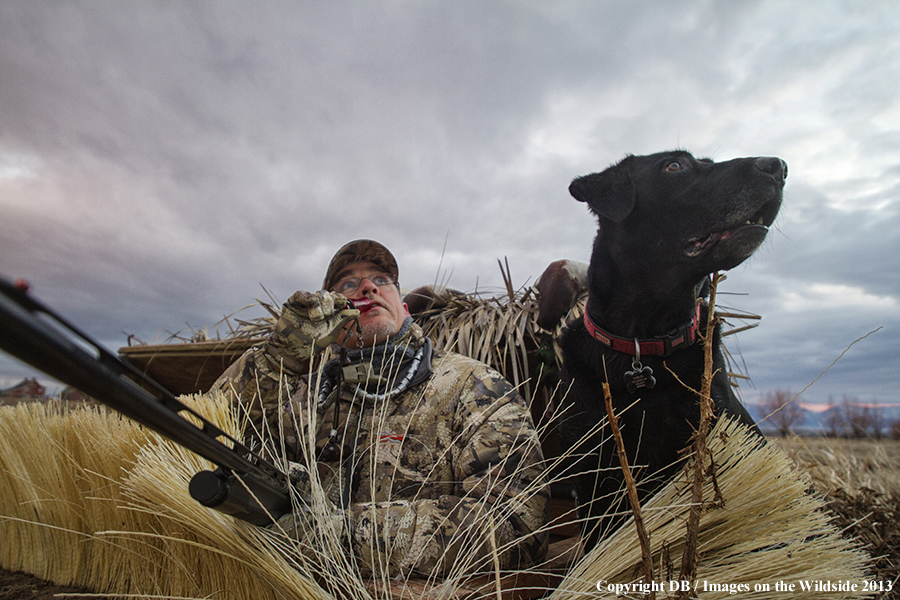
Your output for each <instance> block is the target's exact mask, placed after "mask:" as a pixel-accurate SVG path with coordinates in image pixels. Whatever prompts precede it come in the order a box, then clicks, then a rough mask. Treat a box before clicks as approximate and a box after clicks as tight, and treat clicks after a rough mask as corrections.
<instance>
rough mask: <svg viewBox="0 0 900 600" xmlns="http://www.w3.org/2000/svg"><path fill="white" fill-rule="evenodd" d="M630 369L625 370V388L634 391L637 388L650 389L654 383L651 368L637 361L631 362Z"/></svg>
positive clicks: (654, 379)
mask: <svg viewBox="0 0 900 600" xmlns="http://www.w3.org/2000/svg"><path fill="white" fill-rule="evenodd" d="M631 368H632V369H633V370H632V371H625V376H624V377H625V388H626V389H627V390H628V391H629V392H631V393H634V392H636V391H637V390H638V388H647V389H648V390H649V389H652V388H653V386H655V385H656V377H654V376H653V369H651V368H650V367H644V366H642V365H641V363H639V362H635V363H632V365H631Z"/></svg>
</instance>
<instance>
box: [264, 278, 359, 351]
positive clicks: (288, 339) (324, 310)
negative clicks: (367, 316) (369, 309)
mask: <svg viewBox="0 0 900 600" xmlns="http://www.w3.org/2000/svg"><path fill="white" fill-rule="evenodd" d="M358 316H359V311H358V310H356V309H355V308H352V307H351V305H350V301H349V300H347V298H345V297H344V296H342V295H341V294H338V293H335V292H325V291H320V292H316V293H315V294H313V293H311V292H295V293H294V295H293V296H291V297H290V298H289V299H288V301H287V302H285V303H284V307H283V308H282V311H281V318H279V319H278V322H277V323H276V324H275V331H274V333H272V335H271V336H270V337H269V344H270V345H271V347H272V348H274V349H275V350H276V351H277V352H278V353H279V354H281V355H282V356H283V357H290V358H293V359H296V360H299V361H307V360H309V359H310V358H311V357H312V356H313V354H316V353H317V352H319V351H321V350H322V349H324V348H326V347H328V345H329V344H331V343H332V342H334V340H335V339H336V338H337V337H338V336H339V335H340V333H341V328H342V327H343V326H344V325H345V324H346V323H347V322H348V321H350V320H352V319H354V318H356V317H358Z"/></svg>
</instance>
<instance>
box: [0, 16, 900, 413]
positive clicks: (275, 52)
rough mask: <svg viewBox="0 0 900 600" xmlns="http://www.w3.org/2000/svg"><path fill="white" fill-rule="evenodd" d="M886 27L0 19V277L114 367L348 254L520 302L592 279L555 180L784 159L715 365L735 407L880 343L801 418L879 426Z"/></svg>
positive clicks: (884, 353) (892, 154)
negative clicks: (357, 243)
mask: <svg viewBox="0 0 900 600" xmlns="http://www.w3.org/2000/svg"><path fill="white" fill-rule="evenodd" d="M898 25H900V10H898V9H897V8H896V7H893V6H891V5H890V4H882V3H867V4H863V3H845V2H817V3H816V4H815V5H812V4H810V5H806V4H799V3H783V2H741V3H716V2H695V3H691V4H689V5H686V6H684V7H682V10H679V11H675V12H672V11H660V10H659V6H658V4H656V3H651V2H631V3H627V4H625V3H613V2H608V3H607V2H602V3H598V2H576V1H571V2H563V3H553V4H552V5H549V4H547V3H543V2H492V3H483V2H475V1H471V2H454V3H450V4H447V3H411V2H402V1H401V2H395V3H388V4H378V5H375V4H367V3H356V2H345V3H335V2H332V3H324V4H316V3H293V2H271V1H270V2H260V3H254V4H247V3H243V2H215V3H187V2H148V3H142V4H140V5H132V4H124V3H120V2H112V1H105V2H104V1H92V2H74V1H72V2H65V3H52V4H48V3H34V2H28V1H25V0H12V1H9V2H4V3H0V81H2V82H3V85H2V86H0V211H2V213H0V214H2V216H3V224H2V228H0V273H2V274H3V275H4V276H7V277H12V276H25V277H28V278H29V279H31V280H32V282H33V283H34V284H35V288H36V291H37V293H38V294H39V296H40V297H42V298H44V299H45V301H47V302H48V303H50V304H51V305H53V306H55V307H57V308H58V310H60V311H61V312H63V313H64V314H66V315H69V316H71V317H72V320H74V321H75V322H76V323H78V324H80V325H81V326H83V328H84V329H86V330H88V331H90V332H92V333H94V334H95V335H97V336H98V337H99V338H101V339H102V340H103V341H104V342H105V343H107V344H108V345H110V346H111V347H115V346H118V345H121V344H122V343H124V335H123V333H122V332H123V331H127V332H129V333H134V334H136V335H138V336H139V337H141V338H142V339H146V340H148V341H151V340H154V339H156V340H159V339H161V338H164V337H165V336H166V335H167V332H171V331H174V330H177V329H180V328H182V327H184V326H185V324H190V325H191V326H196V327H200V326H203V325H207V324H211V323H214V322H215V321H217V320H218V319H220V318H221V317H222V316H223V315H224V314H227V313H230V312H231V311H233V310H235V309H237V308H240V307H242V306H244V305H246V304H248V303H250V302H252V300H253V299H254V298H257V297H261V296H262V295H263V294H264V292H263V290H262V289H261V287H260V285H263V286H265V287H266V288H267V289H269V290H271V291H272V292H273V294H275V295H276V296H278V297H280V298H281V299H283V298H285V297H286V296H287V295H289V294H290V293H291V292H292V291H294V290H295V289H314V288H316V287H318V285H319V284H320V280H321V272H322V270H323V268H324V265H325V264H326V262H327V261H328V258H329V257H330V255H331V253H332V252H333V251H334V249H336V248H337V247H338V246H339V245H340V244H342V243H343V242H345V241H347V240H349V239H352V238H355V237H360V236H370V237H375V238H377V239H380V240H382V241H384V242H385V243H386V244H388V245H389V246H390V247H391V248H392V249H393V250H394V251H395V253H396V254H397V255H398V256H399V257H400V258H401V263H402V264H401V267H402V279H403V283H404V284H405V285H410V286H412V285H417V284H419V283H423V282H429V281H434V280H435V279H441V280H442V279H445V278H447V277H449V278H450V283H451V284H453V285H455V286H456V287H460V288H463V289H469V290H471V289H474V288H475V287H476V285H477V286H478V288H479V289H483V290H491V289H496V288H497V287H498V286H499V284H500V274H499V269H498V268H497V264H496V262H497V259H498V258H503V257H508V259H509V262H510V266H511V269H512V273H513V277H514V281H515V282H516V283H518V284H520V285H521V284H524V283H525V282H526V281H528V280H529V278H531V279H532V280H533V278H534V277H536V276H537V275H539V274H540V272H541V271H542V270H543V268H544V266H546V264H547V263H549V262H550V261H552V260H555V259H558V258H563V257H567V258H573V259H578V260H587V258H588V256H589V249H590V244H591V240H592V239H593V235H594V232H595V223H594V221H593V219H592V217H590V215H589V214H588V212H587V210H586V208H585V207H584V206H583V205H581V204H579V203H578V202H575V201H574V200H573V199H572V198H570V197H569V196H568V194H567V191H566V188H567V186H568V183H569V181H570V180H571V179H572V178H573V177H574V176H576V175H580V174H583V173H587V172H591V171H597V170H600V169H602V168H604V167H605V166H606V165H608V164H610V163H612V162H615V161H616V160H618V159H619V158H621V157H622V156H624V155H625V154H626V153H646V152H655V151H658V150H662V149H665V148H674V147H685V148H688V149H691V150H693V151H695V152H696V153H697V154H698V155H707V156H712V157H713V158H716V159H722V160H724V159H728V158H733V157H735V156H744V155H778V156H781V157H783V158H784V159H785V160H787V162H788V163H789V165H790V176H789V178H788V186H787V189H786V200H785V205H784V208H783V211H782V215H781V216H780V217H779V220H778V223H777V228H776V229H775V230H773V232H772V234H771V235H770V240H769V241H768V242H767V244H766V246H765V247H764V248H763V249H762V250H761V251H760V252H759V253H758V255H757V256H756V257H754V259H752V260H751V261H750V262H748V263H747V264H746V265H743V266H741V267H739V268H738V269H735V270H734V272H732V273H731V274H730V276H729V280H728V282H727V288H728V289H730V290H732V291H734V292H739V293H746V294H747V295H740V296H732V297H729V302H731V303H732V304H734V305H735V306H737V307H739V308H743V309H746V310H750V311H754V312H758V313H760V314H762V315H763V316H764V319H763V321H762V324H761V326H760V327H759V328H757V329H756V330H753V331H751V332H746V333H744V334H741V335H740V336H738V337H739V338H740V339H739V340H737V343H739V349H740V353H741V355H742V356H743V357H744V359H745V360H746V362H747V365H748V367H749V370H750V374H751V375H752V376H753V378H754V383H755V385H756V389H757V390H765V389H769V388H773V387H791V388H792V389H795V390H799V388H801V387H803V386H804V385H805V384H806V383H809V381H811V379H812V378H814V377H815V376H816V375H818V373H819V372H821V370H822V369H824V368H825V367H826V366H827V365H828V364H829V363H830V362H831V360H833V359H834V358H835V357H836V355H837V354H839V353H840V352H841V351H842V350H843V349H844V348H846V346H847V345H848V344H849V343H850V342H852V341H853V340H854V339H856V338H858V337H859V336H861V335H863V334H865V333H866V332H867V331H869V330H871V329H872V328H874V327H877V326H878V325H884V326H885V329H883V330H882V331H881V332H879V333H878V334H876V335H873V336H872V337H871V338H869V339H868V340H866V341H865V342H861V343H860V344H858V345H857V346H855V347H854V349H853V350H852V351H851V352H850V353H848V355H847V356H846V357H845V359H844V360H842V361H841V362H840V363H839V364H838V365H837V366H836V367H835V368H834V369H833V370H832V371H830V372H829V374H828V376H827V377H825V378H823V380H822V382H821V384H818V385H817V386H816V387H815V388H813V390H811V391H810V393H811V394H816V395H815V397H812V398H811V399H822V398H823V397H824V396H827V395H828V394H830V393H833V392H834V391H835V390H839V391H840V393H844V391H846V392H847V393H857V394H860V395H865V396H878V397H880V398H881V399H884V400H887V399H889V398H891V397H893V394H894V393H893V391H892V388H893V386H892V385H891V384H892V383H894V381H895V380H896V376H895V375H893V373H895V372H896V367H897V366H898V365H897V363H898V358H900V349H898V347H897V344H896V343H895V340H896V331H897V325H898V321H900V316H898V314H900V310H898V307H897V301H898V300H897V299H898V295H900V283H898V275H897V268H896V259H895V258H894V257H895V256H896V255H897V247H898V239H897V233H896V232H897V231H898V230H900V228H898V227H897V225H898V223H897V219H898V216H897V215H898V207H897V192H898V189H900V168H898V165H900V133H898V127H897V123H898V122H900V101H898V99H897V97H896V92H895V87H896V85H895V83H894V82H895V81H897V80H898V78H900V59H898V56H900V51H898V50H900V48H898V46H900V41H898V40H900V38H898V37H897V35H896V32H897V31H898ZM445 240H446V251H444V245H445ZM735 347H736V348H737V347H738V346H737V345H736V346H735ZM0 370H3V365H2V364H0ZM7 370H9V369H7ZM750 393H752V389H751V390H750Z"/></svg>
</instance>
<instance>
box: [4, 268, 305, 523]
mask: <svg viewBox="0 0 900 600" xmlns="http://www.w3.org/2000/svg"><path fill="white" fill-rule="evenodd" d="M0 349H2V350H4V351H5V352H7V353H8V354H10V355H12V356H14V357H16V358H18V359H19V360H21V361H23V362H26V363H28V364H30V365H31V366H33V367H35V368H37V369H39V370H41V371H43V372H44V373H46V374H47V375H49V376H50V377H53V378H54V379H56V380H58V381H61V382H63V383H65V384H67V385H71V386H72V387H74V388H76V389H78V390H80V391H82V392H84V393H85V394H87V395H89V396H91V397H92V398H94V399H96V400H97V401H99V402H102V403H103V404H105V405H107V406H109V407H110V408H112V409H114V410H116V411H118V412H119V413H121V414H123V415H125V416H126V417H128V418H129V419H132V420H134V421H136V422H138V423H140V424H141V425H144V426H146V427H148V428H149V429H151V430H153V431H155V432H156V433H158V434H160V435H162V436H164V437H166V438H168V439H169V440H171V441H173V442H175V443H176V444H179V445H181V446H183V447H185V448H187V449H188V450H191V451H192V452H194V453H196V454H198V455H200V456H202V457H203V458H206V459H207V460H209V461H210V462H212V463H213V464H215V465H217V466H218V468H217V469H216V470H215V471H201V472H200V473H197V474H196V475H195V476H194V477H193V479H192V480H191V483H190V485H189V492H190V494H191V496H192V497H193V498H194V499H195V500H197V501H198V502H200V503H201V504H203V505H204V506H208V507H210V508H214V509H216V510H219V511H221V512H224V513H227V514H230V515H232V516H234V517H235V518H238V519H241V520H244V521H247V522H249V523H253V524H254V525H267V524H269V523H272V522H273V520H277V519H278V517H280V516H282V515H283V514H286V513H287V512H289V511H290V510H291V498H290V489H289V486H290V483H289V479H288V477H287V475H285V474H284V473H281V472H280V471H279V469H278V468H276V467H275V466H274V465H272V464H271V463H269V462H268V461H266V460H265V459H263V458H262V457H260V456H258V455H256V454H255V453H254V452H253V451H251V450H250V449H249V448H247V447H246V446H245V445H243V444H242V443H241V442H239V441H237V440H235V439H234V438H232V437H231V436H229V435H228V434H226V433H225V432H224V431H222V430H221V429H219V428H218V427H216V426H215V425H214V424H213V423H211V422H209V421H208V420H207V419H205V418H204V417H202V416H201V415H199V414H197V413H196V412H195V411H194V410H192V409H191V408H190V407H188V406H186V405H185V404H183V403H182V402H181V401H179V400H178V399H177V398H176V397H175V396H174V394H172V393H171V392H169V391H168V390H166V389H165V388H164V387H163V386H161V385H159V384H158V383H156V382H155V381H153V380H152V379H150V378H149V377H147V376H146V375H145V374H144V373H142V372H141V371H140V370H138V369H137V368H135V367H134V366H133V365H130V364H128V363H126V362H124V361H123V360H121V359H120V358H119V357H118V356H116V355H114V354H112V353H111V352H109V351H108V350H106V349H105V348H103V347H102V346H100V345H99V344H97V343H96V342H94V341H93V340H92V339H91V338H90V337H89V336H87V335H86V334H84V333H82V332H81V331H79V330H78V329H77V328H76V327H74V326H73V325H71V324H70V323H68V322H67V321H66V320H65V319H63V318H62V317H61V316H59V315H57V314H55V313H54V312H53V311H52V310H50V309H49V308H47V307H46V306H44V305H42V304H41V303H40V302H38V301H37V300H35V299H34V298H32V297H31V296H30V295H29V294H28V291H27V286H25V285H22V284H18V285H17V284H12V283H10V282H8V281H6V280H4V279H2V278H0ZM135 381H137V382H140V383H141V384H142V385H138V383H135ZM183 412H187V413H189V414H191V415H192V416H193V417H195V418H196V419H197V420H198V421H199V422H200V423H201V426H199V427H198V426H197V425H195V424H194V423H192V422H191V421H189V420H188V419H186V418H184V417H183V416H182V415H181V414H180V413H183ZM218 438H225V439H226V440H228V441H229V442H230V444H231V446H228V445H226V444H225V443H223V442H221V441H219V439H218Z"/></svg>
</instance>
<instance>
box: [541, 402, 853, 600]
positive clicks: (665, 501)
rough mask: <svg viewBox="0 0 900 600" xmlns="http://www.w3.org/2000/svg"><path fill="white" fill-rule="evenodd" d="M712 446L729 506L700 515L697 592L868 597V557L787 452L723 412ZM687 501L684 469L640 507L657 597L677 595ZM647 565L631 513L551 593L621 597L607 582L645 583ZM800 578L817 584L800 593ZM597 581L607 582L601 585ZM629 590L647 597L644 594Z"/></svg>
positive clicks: (708, 487) (714, 595)
mask: <svg viewBox="0 0 900 600" xmlns="http://www.w3.org/2000/svg"><path fill="white" fill-rule="evenodd" d="M709 448H710V450H711V452H712V456H713V460H714V462H715V471H716V479H717V482H718V487H719V490H720V491H721V494H722V495H723V497H724V504H723V505H722V506H718V507H709V508H707V510H705V511H704V513H703V514H702V515H701V521H700V533H699V551H700V555H701V559H700V564H699V568H698V571H697V580H696V582H695V586H696V587H695V588H694V590H695V593H696V594H697V595H699V596H700V597H703V598H727V597H731V596H733V592H732V591H731V590H732V589H734V588H735V586H737V585H743V586H746V587H744V588H743V589H742V590H741V593H740V597H742V598H744V597H747V598H779V597H784V595H785V593H786V592H785V591H784V590H777V589H776V585H777V584H778V582H785V583H788V584H794V585H795V589H794V591H792V592H790V597H791V598H822V597H823V596H827V597H839V598H861V597H864V596H866V594H865V593H863V592H862V591H861V590H860V588H861V587H862V586H861V582H862V581H863V579H864V575H865V571H866V564H867V562H868V557H867V556H866V554H865V553H864V552H862V551H861V550H859V549H857V548H855V547H854V546H853V545H852V544H850V543H849V542H848V541H846V540H844V539H842V538H841V537H840V535H839V532H838V531H837V530H836V529H835V528H834V527H833V526H832V525H830V524H829V522H828V515H827V514H826V513H824V512H823V510H822V509H823V506H824V502H823V501H822V499H820V498H818V497H815V496H811V495H809V494H807V493H806V490H807V489H808V487H809V479H808V478H807V477H806V476H804V475H802V474H801V473H800V472H799V471H797V470H796V468H795V467H794V466H793V464H792V462H791V461H790V459H789V458H788V457H787V456H786V455H785V454H784V453H783V452H782V451H781V450H779V449H778V448H777V447H775V446H774V445H772V444H764V445H759V443H758V439H757V438H756V437H755V436H754V435H753V434H751V433H750V432H749V431H748V430H747V429H746V428H745V427H743V426H741V425H739V424H737V423H735V422H731V421H727V420H726V419H720V420H719V423H718V424H717V425H716V427H715V429H714V430H713V431H712V433H711V434H710V436H709ZM712 497H713V487H712V483H710V482H707V484H706V489H705V490H704V498H712ZM689 509H690V483H689V478H688V474H687V473H684V472H683V473H681V474H680V475H679V477H678V478H676V480H674V481H673V482H671V483H669V484H668V485H667V486H665V487H664V488H663V489H662V490H661V491H660V492H658V493H657V494H656V495H654V496H653V497H652V498H651V499H650V500H649V501H647V502H646V503H645V504H644V505H643V506H642V511H643V518H644V524H645V526H646V527H647V529H648V531H649V532H650V538H651V552H652V555H653V563H654V565H656V574H655V576H656V581H658V582H660V583H662V584H663V587H664V590H663V591H662V593H658V594H657V597H673V596H674V590H671V589H670V587H669V586H670V584H668V582H669V581H671V580H675V579H677V567H673V566H672V565H671V561H674V560H675V559H676V558H677V557H679V556H680V555H681V551H682V548H683V544H684V533H685V521H686V519H687V515H688V511H689ZM640 564H641V549H640V547H639V544H638V540H637V537H636V536H635V534H634V528H633V525H632V522H631V521H629V522H628V523H626V524H625V525H623V526H622V527H621V528H620V529H619V530H617V531H616V532H614V533H613V534H612V535H610V536H609V537H607V538H606V539H605V540H603V541H602V542H601V543H600V544H598V546H597V547H596V548H594V550H593V551H592V552H591V553H590V554H589V555H588V556H587V557H585V559H584V560H582V561H581V563H580V564H579V565H577V566H576V568H575V569H573V570H572V571H571V572H570V574H569V575H568V577H567V578H566V579H565V580H564V581H563V582H562V584H561V585H560V586H559V588H558V589H557V590H556V592H555V593H554V594H553V596H552V597H554V598H568V597H571V596H573V595H581V594H590V595H591V597H601V598H614V597H616V594H615V593H613V592H611V591H609V586H611V585H614V584H626V583H634V582H640V581H641V580H640ZM800 581H805V582H809V583H810V584H811V585H812V586H813V589H812V590H810V591H803V590H802V589H801V588H800V585H799V582H800ZM817 581H818V582H834V583H837V582H838V581H850V582H852V583H856V584H857V591H856V592H855V593H854V592H846V593H844V592H840V593H837V594H831V593H829V594H824V593H823V592H822V591H821V589H820V590H818V591H816V590H815V582H817ZM598 582H604V583H603V584H601V586H600V587H601V588H602V589H598ZM713 587H716V588H718V590H717V591H714V590H713V589H712V588H713ZM648 589H649V588H648ZM598 594H599V596H598ZM628 597H635V598H638V597H646V596H642V594H641V593H640V592H638V593H634V594H633V595H632V596H628Z"/></svg>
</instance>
